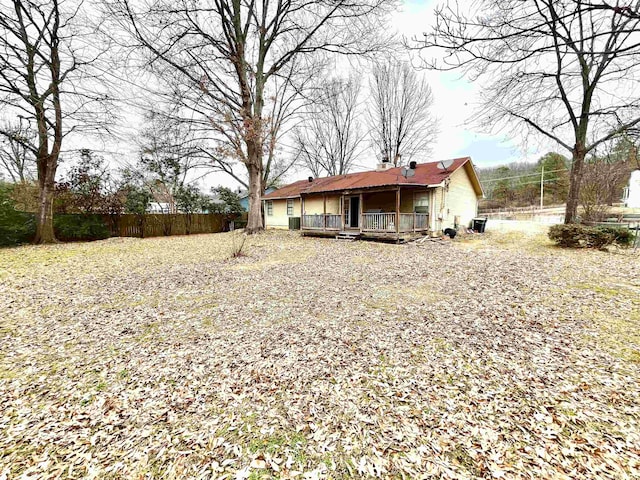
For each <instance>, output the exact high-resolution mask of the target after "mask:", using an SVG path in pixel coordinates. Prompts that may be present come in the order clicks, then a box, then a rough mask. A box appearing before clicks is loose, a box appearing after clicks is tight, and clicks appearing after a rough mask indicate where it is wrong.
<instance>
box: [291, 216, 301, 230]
mask: <svg viewBox="0 0 640 480" xmlns="http://www.w3.org/2000/svg"><path fill="white" fill-rule="evenodd" d="M289 230H300V217H289Z"/></svg>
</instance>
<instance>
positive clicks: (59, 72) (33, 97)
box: [0, 0, 105, 243]
mask: <svg viewBox="0 0 640 480" xmlns="http://www.w3.org/2000/svg"><path fill="white" fill-rule="evenodd" d="M81 9H82V2H81V1H77V0H67V1H65V0H48V1H45V0H0V11H1V12H2V15H0V103H1V104H3V105H4V107H5V112H7V111H9V112H14V113H15V114H21V115H24V116H25V118H27V119H28V120H29V122H30V123H33V124H34V125H35V127H34V128H35V130H36V131H37V137H38V139H37V142H36V145H37V147H36V152H35V159H36V164H37V177H38V186H39V199H38V211H37V215H36V225H37V227H36V236H35V239H34V242H35V243H50V242H55V241H56V239H55V236H54V233H53V192H54V185H55V176H56V170H57V168H58V158H59V155H60V152H61V149H62V141H63V138H64V137H65V136H66V135H67V134H69V133H70V132H71V131H73V130H74V128H75V127H76V126H78V124H76V125H75V126H73V125H65V122H66V121H68V120H71V119H73V118H75V119H76V120H79V117H80V116H81V113H82V112H87V111H88V108H87V107H88V105H90V104H92V103H93V102H95V101H98V102H101V101H103V100H104V99H105V98H104V95H103V94H102V93H101V92H100V88H99V87H98V85H97V84H95V83H94V84H93V85H92V87H91V89H92V90H93V92H91V93H90V92H89V91H80V84H81V83H82V82H86V80H87V78H88V74H87V71H86V68H85V67H86V66H87V65H89V64H91V63H92V62H93V61H95V59H96V56H95V48H94V46H93V45H91V42H90V41H88V40H87V38H86V37H84V36H83V35H81V34H80V32H79V31H78V29H79V28H81V27H80V22H79V16H80V14H81ZM89 55H90V56H91V58H87V57H88V56H89ZM95 90H98V91H97V92H96V91H95ZM63 104H64V105H65V106H64V107H63ZM91 114H92V116H91V118H89V117H87V116H85V117H83V118H82V123H83V127H86V126H88V125H91V124H92V123H93V122H94V121H95V120H96V119H97V118H98V115H96V114H95V112H91ZM99 120H102V117H100V118H99ZM0 134H2V135H3V136H4V137H7V136H8V135H7V134H10V132H5V131H0Z"/></svg>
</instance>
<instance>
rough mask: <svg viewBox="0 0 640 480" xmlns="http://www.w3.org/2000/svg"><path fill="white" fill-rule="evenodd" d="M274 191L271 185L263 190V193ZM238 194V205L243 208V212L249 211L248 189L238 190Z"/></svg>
mask: <svg viewBox="0 0 640 480" xmlns="http://www.w3.org/2000/svg"><path fill="white" fill-rule="evenodd" d="M273 191H275V188H273V187H269V188H267V189H266V190H265V192H264V193H265V195H267V194H269V193H271V192H273ZM238 196H239V197H240V205H242V208H243V209H244V211H245V212H248V211H249V191H248V190H241V189H239V190H238Z"/></svg>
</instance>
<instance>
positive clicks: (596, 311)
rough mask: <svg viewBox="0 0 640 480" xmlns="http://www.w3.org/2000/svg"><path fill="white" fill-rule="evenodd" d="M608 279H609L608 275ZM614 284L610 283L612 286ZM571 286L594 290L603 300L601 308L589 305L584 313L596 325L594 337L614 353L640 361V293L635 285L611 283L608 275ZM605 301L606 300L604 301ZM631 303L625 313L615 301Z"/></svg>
mask: <svg viewBox="0 0 640 480" xmlns="http://www.w3.org/2000/svg"><path fill="white" fill-rule="evenodd" d="M610 280H611V279H610ZM612 285H613V286H612ZM573 288H576V289H580V290H588V291H591V292H594V293H595V294H596V295H597V296H599V297H601V298H602V300H603V305H602V307H601V308H598V307H597V304H596V308H594V306H593V305H590V306H589V308H587V309H585V311H584V315H586V316H587V318H588V319H589V320H590V322H591V323H590V324H591V325H592V326H593V327H595V328H594V329H593V332H594V333H595V338H596V341H597V342H598V343H599V344H600V345H601V346H603V347H605V348H607V349H608V350H609V351H610V352H611V353H612V354H613V355H615V356H617V357H618V358H622V359H623V360H627V361H630V362H634V363H639V362H640V296H639V295H638V289H637V287H635V286H634V285H628V284H622V283H619V284H617V285H616V284H614V283H613V281H607V279H599V280H598V282H597V283H592V282H582V283H578V284H576V285H573ZM604 302H606V303H604ZM617 304H621V305H626V306H627V308H628V307H629V306H630V307H631V309H630V311H629V312H628V313H625V312H620V311H619V310H618V309H617V308H616V305H617Z"/></svg>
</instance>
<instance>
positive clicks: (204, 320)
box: [0, 232, 640, 479]
mask: <svg viewBox="0 0 640 480" xmlns="http://www.w3.org/2000/svg"><path fill="white" fill-rule="evenodd" d="M237 240H238V239H237V238H236V239H235V240H234V237H233V235H232V234H229V233H226V234H214V235H197V236H189V237H170V238H154V239H144V240H140V239H120V238H116V239H110V240H105V241H100V242H94V243H78V244H67V245H56V246H50V247H20V248H15V249H5V250H0V479H5V478H114V479H115V478H118V479H120V478H136V479H137V478H140V479H142V478H170V479H173V478H229V479H259V478H282V479H286V478H300V479H303V478H305V479H314V478H327V479H328V478H332V479H341V478H370V477H371V478H372V477H379V478H407V479H409V478H412V479H413V478H447V479H449V478H451V479H453V478H456V479H471V478H505V479H511V478H527V479H529V478H530V479H539V478H555V479H563V478H566V479H580V478H584V479H587V478H588V479H593V478H598V479H606V478H611V479H625V478H629V479H631V478H639V477H640V402H638V399H639V398H640V268H638V267H639V266H640V253H639V252H636V253H633V252H630V251H622V250H620V251H612V252H598V251H564V250H561V249H558V248H555V247H553V246H552V245H551V244H550V242H549V241H548V240H546V238H545V237H544V235H541V234H540V233H535V232H533V233H530V234H523V233H519V232H488V233H487V234H486V235H472V236H466V237H463V238H460V237H458V238H456V239H455V240H454V241H444V242H426V243H425V244H423V245H392V244H381V243H373V242H353V243H348V242H347V243H344V242H340V241H336V240H332V239H318V238H301V237H300V236H298V235H297V234H295V233H290V232H267V233H264V234H260V235H257V236H253V237H249V239H248V240H247V242H246V245H245V250H244V251H245V254H246V255H245V256H242V257H240V258H235V259H230V258H229V254H230V251H231V244H232V243H233V242H234V241H237Z"/></svg>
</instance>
